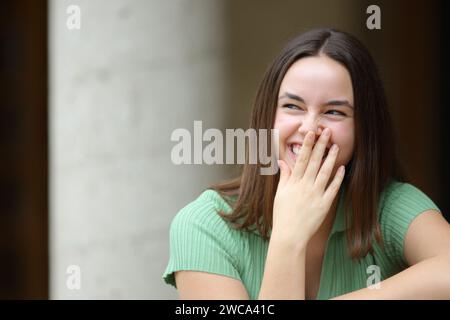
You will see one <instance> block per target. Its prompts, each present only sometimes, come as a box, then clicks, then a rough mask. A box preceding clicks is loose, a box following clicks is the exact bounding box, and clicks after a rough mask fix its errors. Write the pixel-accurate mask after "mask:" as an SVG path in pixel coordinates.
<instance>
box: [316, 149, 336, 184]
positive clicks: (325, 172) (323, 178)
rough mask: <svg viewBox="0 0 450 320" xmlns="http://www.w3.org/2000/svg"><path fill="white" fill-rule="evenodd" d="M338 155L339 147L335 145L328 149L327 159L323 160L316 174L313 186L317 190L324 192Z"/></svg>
mask: <svg viewBox="0 0 450 320" xmlns="http://www.w3.org/2000/svg"><path fill="white" fill-rule="evenodd" d="M338 153H339V147H338V146H337V145H336V144H333V146H332V147H331V148H330V151H329V152H328V155H327V158H326V159H325V161H324V163H323V165H322V167H321V168H320V170H319V173H318V174H317V178H316V181H315V182H314V186H315V187H317V188H319V189H320V190H322V191H323V190H325V187H326V186H327V184H328V181H329V180H330V176H331V174H332V172H333V168H334V164H335V163H336V158H337V155H338Z"/></svg>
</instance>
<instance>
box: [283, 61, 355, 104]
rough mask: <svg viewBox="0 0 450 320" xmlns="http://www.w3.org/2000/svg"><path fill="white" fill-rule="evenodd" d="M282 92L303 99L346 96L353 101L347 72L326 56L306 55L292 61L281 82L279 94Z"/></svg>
mask: <svg viewBox="0 0 450 320" xmlns="http://www.w3.org/2000/svg"><path fill="white" fill-rule="evenodd" d="M284 92H290V93H294V94H297V95H300V96H302V97H303V98H305V99H316V98H317V99H319V98H320V99H335V98H347V99H348V100H350V101H351V102H353V88H352V82H351V77H350V74H349V72H348V71H347V69H346V68H345V67H344V66H343V65H341V64H340V63H338V62H337V61H335V60H333V59H331V58H329V57H327V56H317V57H306V58H302V59H300V60H297V61H296V62H295V63H293V64H292V66H291V67H290V68H289V69H288V71H287V72H286V74H285V76H284V78H283V81H282V82H281V86H280V92H279V96H281V95H282V94H283V93H284Z"/></svg>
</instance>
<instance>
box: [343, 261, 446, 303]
mask: <svg viewBox="0 0 450 320" xmlns="http://www.w3.org/2000/svg"><path fill="white" fill-rule="evenodd" d="M334 299H356V300H363V299H405V300H409V299H450V258H449V257H447V256H442V255H441V256H436V257H433V258H430V259H427V260H424V261H422V262H419V263H417V264H415V265H413V266H411V267H409V268H408V269H405V270H404V271H402V272H400V273H398V274H396V275H394V276H392V277H390V278H389V279H386V280H384V281H382V282H380V288H379V289H369V288H364V289H361V290H357V291H354V292H350V293H348V294H344V295H342V296H338V297H335V298H334Z"/></svg>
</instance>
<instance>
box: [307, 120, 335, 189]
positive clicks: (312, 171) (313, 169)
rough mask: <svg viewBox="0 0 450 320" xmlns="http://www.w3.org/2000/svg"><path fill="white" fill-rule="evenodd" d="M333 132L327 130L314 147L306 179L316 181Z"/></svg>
mask: <svg viewBox="0 0 450 320" xmlns="http://www.w3.org/2000/svg"><path fill="white" fill-rule="evenodd" d="M330 135H331V132H330V129H329V128H325V130H324V131H323V132H322V134H321V135H320V137H319V140H318V141H317V142H316V145H315V146H314V150H313V151H312V154H311V158H310V159H309V163H308V167H307V168H306V171H305V177H307V178H310V179H313V181H314V180H316V176H317V172H318V171H319V168H320V165H321V163H322V158H323V155H324V152H325V149H326V148H327V144H328V140H329V138H330Z"/></svg>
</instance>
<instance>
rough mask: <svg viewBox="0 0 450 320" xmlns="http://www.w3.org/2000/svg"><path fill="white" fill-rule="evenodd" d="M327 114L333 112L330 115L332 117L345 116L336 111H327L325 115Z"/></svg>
mask: <svg viewBox="0 0 450 320" xmlns="http://www.w3.org/2000/svg"><path fill="white" fill-rule="evenodd" d="M329 112H333V113H332V115H333V116H345V113H343V112H341V111H338V110H328V111H327V113H329Z"/></svg>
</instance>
